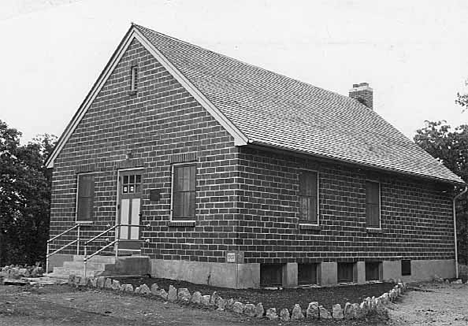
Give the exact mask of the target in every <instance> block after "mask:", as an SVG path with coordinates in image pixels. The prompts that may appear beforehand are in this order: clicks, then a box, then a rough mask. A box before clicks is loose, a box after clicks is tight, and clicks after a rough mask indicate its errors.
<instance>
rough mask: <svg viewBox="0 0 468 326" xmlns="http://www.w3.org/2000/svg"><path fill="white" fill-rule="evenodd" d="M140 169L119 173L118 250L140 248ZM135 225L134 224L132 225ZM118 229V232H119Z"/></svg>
mask: <svg viewBox="0 0 468 326" xmlns="http://www.w3.org/2000/svg"><path fill="white" fill-rule="evenodd" d="M141 188H142V171H141V170H133V171H122V172H120V173H119V207H118V208H119V214H118V216H119V220H118V221H117V222H118V223H119V224H123V225H124V226H121V227H120V230H119V229H118V230H117V236H118V237H119V239H120V242H119V250H120V249H122V250H140V228H139V227H137V226H138V225H140V218H141V214H140V210H141V191H142V189H141ZM132 225H135V226H132ZM119 231H120V232H119Z"/></svg>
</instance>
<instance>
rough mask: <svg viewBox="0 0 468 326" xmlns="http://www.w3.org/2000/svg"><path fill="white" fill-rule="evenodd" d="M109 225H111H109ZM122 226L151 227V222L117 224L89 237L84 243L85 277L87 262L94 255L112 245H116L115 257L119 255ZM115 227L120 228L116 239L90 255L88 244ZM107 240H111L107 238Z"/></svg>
mask: <svg viewBox="0 0 468 326" xmlns="http://www.w3.org/2000/svg"><path fill="white" fill-rule="evenodd" d="M108 226H109V225H108ZM122 226H127V227H130V228H132V227H138V228H146V227H150V224H149V223H148V224H145V225H141V224H116V225H114V226H112V227H110V228H108V229H106V230H104V231H103V232H101V233H99V234H98V235H96V236H95V237H93V238H91V239H89V240H88V241H86V242H85V243H84V258H83V263H84V277H86V270H87V264H88V260H89V259H91V258H93V257H94V256H96V255H97V254H98V253H100V252H102V251H104V250H105V249H107V248H109V247H110V246H113V245H115V258H117V257H118V254H119V242H120V241H121V240H123V239H120V238H119V236H120V228H121V227H122ZM114 229H118V231H119V232H118V234H117V235H116V239H115V240H114V241H111V242H110V243H108V244H107V245H105V246H104V247H102V248H99V249H98V250H97V251H95V252H93V253H92V254H90V255H89V256H88V245H89V244H90V243H92V242H94V241H95V240H96V239H99V238H101V237H102V236H103V235H105V234H107V233H109V232H110V231H112V230H114ZM107 241H109V240H108V239H107Z"/></svg>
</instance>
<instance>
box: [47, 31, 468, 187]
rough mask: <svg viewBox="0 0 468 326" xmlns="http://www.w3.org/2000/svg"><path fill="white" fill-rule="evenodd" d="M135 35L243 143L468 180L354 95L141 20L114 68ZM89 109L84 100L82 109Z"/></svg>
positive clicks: (455, 180)
mask: <svg viewBox="0 0 468 326" xmlns="http://www.w3.org/2000/svg"><path fill="white" fill-rule="evenodd" d="M133 38H137V39H138V40H139V41H140V42H141V43H142V44H143V45H144V46H145V47H146V48H147V49H148V50H149V51H150V52H151V53H152V54H153V55H154V56H155V57H156V59H158V60H159V61H160V62H161V64H163V65H164V66H165V67H166V69H168V70H169V72H171V73H172V74H173V76H174V77H175V78H176V79H177V80H178V81H179V82H181V84H182V85H183V86H184V87H186V88H187V89H188V91H189V92H190V93H191V94H192V95H193V96H194V97H195V98H196V99H197V100H198V101H199V102H200V104H201V105H202V106H204V107H205V108H206V109H207V110H208V112H210V113H211V114H212V115H213V116H214V118H215V119H216V120H218V121H219V122H220V123H221V124H222V125H223V126H224V127H225V129H226V130H227V131H228V132H229V133H230V134H231V135H233V137H234V139H235V144H236V145H238V146H243V145H248V144H254V145H259V146H267V147H272V148H278V149H284V150H289V151H294V152H299V153H303V154H309V155H313V156H317V157H322V158H328V159H333V160H338V161H344V162H348V163H353V164H358V165H363V166H368V167H373V168H377V169H382V170H388V171H394V172H398V173H404V174H410V175H414V176H420V177H424V178H430V179H435V180H440V181H446V182H451V183H459V184H462V183H464V182H463V180H462V179H461V178H460V177H458V176H457V175H455V174H454V173H452V172H451V171H450V170H449V169H447V168H446V167H445V166H444V165H442V164H441V163H439V162H438V161H437V160H435V159H434V158H433V157H432V156H430V155H429V154H428V153H426V152H425V151H424V150H423V149H421V148H420V147H419V146H417V145H416V144H415V143H414V142H412V141H411V140H409V139H408V138H407V137H405V136H404V135H403V134H402V133H400V132H399V131H398V130H397V129H395V128H394V127H393V126H392V125H390V124H389V123H387V122H386V121H385V120H384V119H382V118H381V117H380V116H379V115H378V114H377V113H376V112H374V111H373V110H371V109H369V108H367V107H366V106H364V105H363V104H361V103H359V102H358V101H356V100H354V99H351V98H349V97H347V96H343V95H340V94H337V93H334V92H330V91H327V90H324V89H321V88H318V87H315V86H312V85H309V84H306V83H303V82H301V81H298V80H295V79H292V78H289V77H286V76H283V75H280V74H277V73H274V72H271V71H268V70H265V69H262V68H259V67H255V66H252V65H249V64H246V63H243V62H241V61H238V60H235V59H232V58H229V57H227V56H224V55H221V54H218V53H215V52H212V51H209V50H206V49H203V48H201V47H198V46H195V45H192V44H190V43H187V42H183V41H180V40H178V39H175V38H172V37H169V36H167V35H164V34H161V33H158V32H155V31H153V30H150V29H148V28H145V27H143V26H139V25H135V24H133V25H132V27H131V28H130V30H129V32H128V33H127V35H126V36H125V37H124V40H123V41H122V43H121V44H120V46H119V48H118V49H117V51H116V53H114V56H113V58H112V59H111V62H110V63H109V64H108V66H107V67H106V69H107V70H109V71H111V70H112V61H118V59H119V57H118V54H119V53H123V52H124V51H125V49H126V48H125V44H127V46H128V44H129V43H130V41H131V40H132V39H133ZM119 49H120V50H119ZM120 56H121V55H120ZM115 64H116V63H114V65H115ZM106 69H105V71H106ZM105 71H104V72H103V74H104V76H105V75H106V73H105ZM109 71H108V72H107V74H109V73H110V72H109ZM102 76H103V75H101V77H102ZM101 77H100V79H101ZM96 84H98V82H97V83H96ZM96 84H95V86H96ZM102 84H103V83H102ZM93 90H94V93H96V94H97V92H98V91H99V89H97V88H96V87H93ZM93 90H92V91H91V92H90V94H91V93H93ZM88 97H90V96H89V95H88ZM84 104H86V103H84ZM86 109H87V108H86V105H82V106H81V107H80V110H79V111H82V114H81V116H82V115H84V113H85V111H86ZM77 116H79V114H78V113H77V115H75V117H74V119H73V120H72V122H71V123H70V124H69V126H68V127H67V128H66V130H65V132H64V135H65V137H64V135H62V137H61V139H60V140H59V143H58V145H57V148H56V149H55V150H54V153H53V154H52V155H51V157H50V158H49V160H48V166H53V161H54V159H55V158H56V157H57V155H58V153H59V152H60V150H61V148H62V147H63V146H64V144H65V142H66V140H67V139H68V137H69V136H70V135H71V133H72V132H73V130H74V127H73V126H75V127H76V125H77V123H78V122H79V120H80V118H79V119H76V118H77ZM74 121H75V122H74ZM67 134H68V136H66V135H67ZM55 152H57V153H55Z"/></svg>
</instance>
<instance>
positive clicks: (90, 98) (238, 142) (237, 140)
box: [46, 25, 249, 168]
mask: <svg viewBox="0 0 468 326" xmlns="http://www.w3.org/2000/svg"><path fill="white" fill-rule="evenodd" d="M134 39H136V40H137V41H139V42H140V44H141V45H142V46H143V47H145V49H146V50H148V52H150V53H151V54H152V55H153V57H154V58H155V59H156V60H157V61H158V62H159V63H161V65H162V66H163V67H164V68H166V70H167V71H168V72H169V73H170V74H171V75H172V76H173V77H174V78H175V79H176V80H177V81H178V82H179V83H180V84H181V85H182V86H183V87H184V88H185V89H186V90H187V91H188V92H189V93H190V95H192V96H193V97H194V98H195V99H196V100H197V101H198V102H199V103H200V105H201V106H202V107H203V108H205V110H207V111H208V113H209V114H210V115H211V116H212V117H213V118H214V119H215V120H216V121H218V123H219V124H221V125H222V126H223V127H224V129H225V130H226V131H227V132H228V133H229V134H230V135H231V136H232V137H233V138H234V145H235V146H243V145H247V144H248V143H249V140H248V138H247V137H246V136H245V135H244V134H243V133H242V132H241V131H240V130H239V129H238V128H237V127H236V126H235V125H234V124H233V123H232V122H231V121H230V120H229V119H228V118H227V117H226V116H225V115H224V114H223V113H221V111H219V110H218V108H216V107H215V106H214V105H213V104H212V103H211V102H210V101H209V100H208V99H207V98H206V97H205V96H204V95H203V94H202V93H201V92H200V91H199V90H198V89H197V88H196V87H195V86H194V85H193V84H192V83H191V82H190V81H189V80H188V79H187V78H186V77H185V76H184V75H183V74H182V73H181V72H180V71H179V70H178V69H177V68H176V67H175V66H174V65H173V64H172V63H171V62H170V61H169V60H168V59H167V58H166V57H165V56H164V55H163V54H162V53H161V52H160V51H159V50H158V49H157V48H156V47H155V46H154V45H153V44H152V43H151V42H150V41H149V40H148V39H147V38H146V37H145V36H143V34H142V33H141V32H140V31H138V30H137V29H136V28H135V26H133V25H132V26H131V27H130V29H129V31H128V32H127V34H126V36H125V37H124V38H123V40H122V42H121V43H120V45H119V46H118V48H117V50H116V52H115V53H114V55H113V56H112V57H111V59H110V61H109V63H108V64H107V66H106V68H104V71H103V72H102V73H101V75H100V76H99V78H98V80H97V81H96V83H95V84H94V85H93V87H92V88H91V90H90V92H89V93H88V95H87V97H86V98H85V100H84V102H83V103H82V104H81V106H80V108H79V109H78V111H77V113H76V114H75V116H74V117H73V118H72V120H71V121H70V123H69V124H68V126H67V127H66V128H65V131H64V132H63V134H62V136H61V137H60V139H59V142H58V143H57V145H56V147H55V149H54V151H53V152H52V154H51V155H50V157H49V158H48V159H47V161H46V167H47V168H53V167H54V161H55V159H56V158H57V156H58V155H59V154H60V152H61V151H62V149H63V147H64V146H65V144H66V143H67V141H68V139H70V137H71V135H72V134H73V132H74V131H75V129H76V128H77V126H78V124H79V123H80V122H81V120H82V119H83V117H84V115H85V114H86V112H87V111H88V109H89V107H90V106H91V105H92V103H93V102H94V100H95V98H96V97H97V95H98V94H99V92H100V91H101V89H102V87H103V86H104V85H105V83H106V82H107V80H108V78H109V77H110V75H111V74H112V73H113V71H114V69H115V67H116V66H117V64H118V63H119V62H120V60H121V59H122V56H123V55H124V54H125V52H126V51H127V49H128V47H129V46H130V44H131V43H132V41H133V40H134Z"/></svg>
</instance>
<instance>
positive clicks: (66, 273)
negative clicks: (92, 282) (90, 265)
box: [48, 267, 102, 278]
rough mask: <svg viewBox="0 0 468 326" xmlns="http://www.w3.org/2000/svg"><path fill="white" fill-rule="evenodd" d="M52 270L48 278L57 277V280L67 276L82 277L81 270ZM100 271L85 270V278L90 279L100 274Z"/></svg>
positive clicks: (82, 271)
mask: <svg viewBox="0 0 468 326" xmlns="http://www.w3.org/2000/svg"><path fill="white" fill-rule="evenodd" d="M56 268H57V269H55V268H54V271H53V272H52V274H49V275H48V276H50V277H59V278H68V276H69V275H77V276H84V270H83V269H75V270H73V269H59V268H60V267H56ZM100 273H102V271H93V270H86V276H87V277H92V276H94V275H95V274H100Z"/></svg>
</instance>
